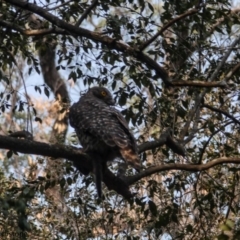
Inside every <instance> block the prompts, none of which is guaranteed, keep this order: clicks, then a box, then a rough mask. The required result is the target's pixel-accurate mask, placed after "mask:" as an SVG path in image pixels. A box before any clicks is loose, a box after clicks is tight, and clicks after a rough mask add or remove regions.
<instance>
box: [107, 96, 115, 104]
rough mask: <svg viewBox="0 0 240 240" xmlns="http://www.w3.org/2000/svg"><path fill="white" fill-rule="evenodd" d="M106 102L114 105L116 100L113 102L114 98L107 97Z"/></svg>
mask: <svg viewBox="0 0 240 240" xmlns="http://www.w3.org/2000/svg"><path fill="white" fill-rule="evenodd" d="M108 104H109V105H115V104H116V102H115V100H114V99H113V98H109V99H108Z"/></svg>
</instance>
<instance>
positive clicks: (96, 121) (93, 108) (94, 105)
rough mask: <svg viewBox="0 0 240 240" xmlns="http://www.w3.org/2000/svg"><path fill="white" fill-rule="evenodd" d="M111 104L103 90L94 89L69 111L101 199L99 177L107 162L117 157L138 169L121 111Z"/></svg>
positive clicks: (134, 145)
mask: <svg viewBox="0 0 240 240" xmlns="http://www.w3.org/2000/svg"><path fill="white" fill-rule="evenodd" d="M112 105H114V100H113V98H112V95H111V93H110V92H109V91H108V90H107V89H106V88H103V87H93V88H90V89H89V90H88V92H87V93H86V94H84V95H83V96H82V97H81V98H80V99H79V101H78V102H77V103H74V104H73V105H72V107H71V108H70V112H69V119H70V124H71V126H72V127H73V128H74V129H75V131H76V134H77V136H78V138H79V141H80V143H81V145H82V146H83V148H84V150H85V151H86V152H87V153H88V154H89V155H90V156H91V157H92V159H93V164H94V173H95V175H96V184H97V190H98V194H99V195H100V196H101V179H102V178H101V175H102V171H103V170H104V169H103V166H105V163H106V162H107V161H112V160H114V159H115V158H117V157H120V158H122V159H124V160H125V161H126V162H127V163H129V164H130V165H132V166H133V167H134V168H135V169H137V170H140V163H139V158H138V154H137V147H136V142H135V139H134V136H133V135H132V133H131V132H130V130H129V128H128V124H127V122H126V120H125V119H124V117H123V116H122V114H121V112H119V111H118V110H117V109H115V108H114V107H113V106H112ZM99 168H100V169H99ZM99 181H100V182H99ZM99 188H100V189H99Z"/></svg>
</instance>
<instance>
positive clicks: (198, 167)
mask: <svg viewBox="0 0 240 240" xmlns="http://www.w3.org/2000/svg"><path fill="white" fill-rule="evenodd" d="M224 163H234V164H239V163H240V157H239V156H236V157H229V158H228V157H222V158H216V159H213V160H212V161H210V162H208V163H205V164H180V163H170V164H166V165H161V166H156V167H150V168H148V169H147V170H145V171H143V172H141V173H139V174H137V175H134V176H130V177H127V178H126V179H125V181H126V182H127V183H128V184H129V185H132V184H133V183H135V182H137V181H139V180H140V179H142V178H144V177H148V176H150V175H152V174H154V173H158V172H163V171H168V170H183V171H188V172H200V171H205V170H208V169H210V168H212V167H214V166H216V165H220V164H224Z"/></svg>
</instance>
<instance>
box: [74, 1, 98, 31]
mask: <svg viewBox="0 0 240 240" xmlns="http://www.w3.org/2000/svg"><path fill="white" fill-rule="evenodd" d="M97 4H98V0H93V2H92V4H91V5H90V6H89V7H88V8H87V9H86V11H85V12H84V13H83V14H82V16H81V17H80V18H79V20H78V21H77V22H76V24H75V26H76V27H78V26H80V25H81V23H82V22H83V20H84V19H85V18H86V17H87V15H88V14H89V13H90V12H91V11H92V9H93V8H95V7H96V5H97Z"/></svg>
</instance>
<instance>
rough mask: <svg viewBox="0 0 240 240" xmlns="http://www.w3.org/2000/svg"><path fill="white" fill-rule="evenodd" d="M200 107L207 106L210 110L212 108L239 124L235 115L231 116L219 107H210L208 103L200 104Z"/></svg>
mask: <svg viewBox="0 0 240 240" xmlns="http://www.w3.org/2000/svg"><path fill="white" fill-rule="evenodd" d="M202 107H205V108H208V109H210V110H212V111H214V112H218V113H221V114H223V115H224V116H226V117H228V118H230V119H231V120H233V122H235V123H237V124H239V125H240V121H239V120H237V119H236V118H235V117H233V116H232V115H231V114H229V113H228V112H226V111H223V110H221V109H218V108H215V107H212V106H210V105H208V104H202Z"/></svg>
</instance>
